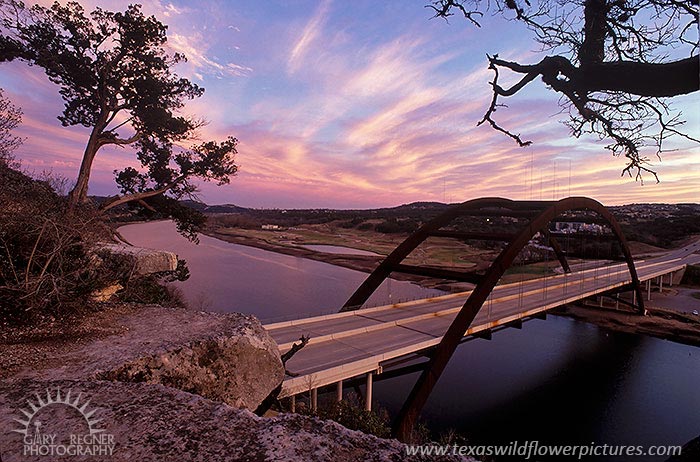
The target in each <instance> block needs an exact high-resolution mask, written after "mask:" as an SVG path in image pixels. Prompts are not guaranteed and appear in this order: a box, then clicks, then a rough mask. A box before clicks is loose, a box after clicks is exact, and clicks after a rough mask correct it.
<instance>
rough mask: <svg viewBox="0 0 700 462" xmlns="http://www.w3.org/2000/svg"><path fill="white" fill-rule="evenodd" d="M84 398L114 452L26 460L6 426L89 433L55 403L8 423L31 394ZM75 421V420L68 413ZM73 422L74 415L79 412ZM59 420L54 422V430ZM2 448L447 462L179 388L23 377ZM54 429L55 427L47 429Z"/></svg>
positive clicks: (3, 393) (2, 394) (0, 410)
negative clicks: (39, 452)
mask: <svg viewBox="0 0 700 462" xmlns="http://www.w3.org/2000/svg"><path fill="white" fill-rule="evenodd" d="M57 389H60V390H61V393H62V396H64V397H65V393H66V392H67V391H68V390H71V396H73V397H75V396H77V394H78V393H82V398H81V401H80V403H81V404H82V403H84V402H86V400H87V399H89V400H90V402H89V404H88V406H87V407H86V409H85V412H90V411H91V410H95V413H94V414H93V415H92V417H91V418H93V419H101V420H99V422H97V423H96V424H95V427H96V428H98V429H100V430H103V431H102V432H100V433H98V434H97V435H102V436H101V437H100V438H101V439H102V441H109V440H110V438H109V437H110V436H111V437H112V441H113V448H112V449H113V453H112V455H111V456H108V457H104V456H100V457H90V456H83V457H69V456H64V457H60V458H51V457H46V456H24V455H22V453H23V449H24V442H23V435H22V434H20V433H16V432H11V431H10V429H20V430H22V429H24V428H25V427H26V428H29V430H31V431H33V430H34V423H35V421H37V420H39V419H41V421H42V426H41V429H42V430H44V429H46V431H44V433H43V434H44V435H47V434H50V433H52V432H53V433H55V434H57V436H56V442H57V443H59V440H63V441H67V440H69V436H70V434H71V433H76V432H87V431H88V429H87V428H86V427H87V426H86V425H85V421H80V419H79V418H75V419H73V420H72V421H71V420H70V418H71V415H70V413H68V412H62V413H61V411H64V409H62V408H63V407H65V406H64V405H61V404H54V405H52V406H47V407H45V408H42V409H40V410H39V411H37V412H36V415H34V416H33V417H32V418H30V419H29V421H28V422H27V424H26V425H22V424H20V423H18V422H17V421H15V420H13V419H21V420H24V419H26V418H27V417H26V416H25V415H24V414H23V413H22V412H21V409H27V408H28V404H27V400H34V402H36V400H37V399H36V397H35V395H36V394H38V395H39V396H42V397H46V396H47V392H48V394H49V396H51V397H52V398H55V397H56V390H57ZM73 417H75V416H73ZM78 417H79V415H78ZM56 422H58V424H59V425H56ZM0 427H2V429H3V431H2V433H0V450H1V451H2V460H3V461H5V462H18V461H22V462H44V461H46V460H58V459H60V460H64V461H66V462H72V461H75V460H80V461H97V460H100V461H102V460H109V461H114V462H133V461H149V462H161V461H162V462H171V461H183V462H209V461H267V460H269V461H281V462H285V461H289V462H296V461H301V460H303V461H310V462H322V461H332V462H350V461H358V460H361V461H404V460H408V461H411V460H423V461H438V460H445V461H452V460H470V459H466V458H464V459H456V458H445V457H440V458H438V457H421V458H409V457H408V456H407V455H406V449H405V446H404V445H402V444H401V443H399V442H398V441H396V440H382V439H379V438H376V437H374V436H371V435H366V434H364V433H361V432H357V431H351V430H348V429H346V428H344V427H342V426H341V425H339V424H337V423H334V422H331V421H324V420H319V419H316V418H310V417H304V416H300V415H295V414H281V415H279V416H277V417H273V418H261V417H257V416H255V415H254V414H252V413H251V412H249V411H246V410H239V409H235V408H233V407H231V406H228V405H226V404H222V403H217V402H214V401H212V400H209V399H206V398H202V397H199V396H196V395H192V394H189V393H186V392H182V391H179V390H174V389H171V388H167V387H163V386H161V385H149V384H145V383H121V382H104V381H70V380H57V381H50V382H42V381H36V380H21V381H15V382H5V383H0ZM49 428H53V430H49Z"/></svg>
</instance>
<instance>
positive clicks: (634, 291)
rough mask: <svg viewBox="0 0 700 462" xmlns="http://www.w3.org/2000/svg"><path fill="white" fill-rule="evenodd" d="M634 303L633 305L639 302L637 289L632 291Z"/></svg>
mask: <svg viewBox="0 0 700 462" xmlns="http://www.w3.org/2000/svg"><path fill="white" fill-rule="evenodd" d="M632 304H633V305H636V304H637V291H636V290H633V291H632Z"/></svg>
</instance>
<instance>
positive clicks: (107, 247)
mask: <svg viewBox="0 0 700 462" xmlns="http://www.w3.org/2000/svg"><path fill="white" fill-rule="evenodd" d="M98 250H100V251H106V252H108V253H111V254H114V255H120V256H126V257H129V258H131V259H133V260H134V264H135V273H136V274H141V275H145V274H152V273H160V272H164V271H175V269H176V268H177V255H176V254H174V253H173V252H168V251H166V250H153V249H145V248H143V247H134V246H130V245H124V244H101V245H100V246H99V249H98Z"/></svg>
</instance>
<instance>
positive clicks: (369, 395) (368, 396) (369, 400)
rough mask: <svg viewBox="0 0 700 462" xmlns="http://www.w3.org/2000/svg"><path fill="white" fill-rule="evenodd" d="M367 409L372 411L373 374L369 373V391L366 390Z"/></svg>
mask: <svg viewBox="0 0 700 462" xmlns="http://www.w3.org/2000/svg"><path fill="white" fill-rule="evenodd" d="M365 409H366V410H368V411H371V410H372V372H368V373H367V389H366V390H365Z"/></svg>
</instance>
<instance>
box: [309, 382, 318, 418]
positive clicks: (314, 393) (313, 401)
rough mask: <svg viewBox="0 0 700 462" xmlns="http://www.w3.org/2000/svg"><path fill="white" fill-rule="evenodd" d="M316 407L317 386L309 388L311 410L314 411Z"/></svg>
mask: <svg viewBox="0 0 700 462" xmlns="http://www.w3.org/2000/svg"><path fill="white" fill-rule="evenodd" d="M317 409H318V388H312V389H311V411H312V412H316V410H317Z"/></svg>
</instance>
